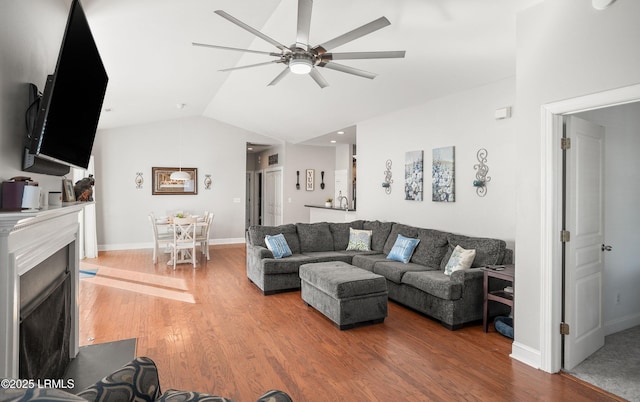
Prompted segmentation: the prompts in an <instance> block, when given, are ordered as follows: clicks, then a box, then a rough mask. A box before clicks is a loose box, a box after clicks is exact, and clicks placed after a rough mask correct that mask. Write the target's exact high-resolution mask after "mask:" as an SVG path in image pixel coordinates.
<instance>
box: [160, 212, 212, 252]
mask: <svg viewBox="0 0 640 402" xmlns="http://www.w3.org/2000/svg"><path fill="white" fill-rule="evenodd" d="M174 218H196V229H197V230H199V231H203V230H206V227H207V222H206V220H205V216H204V215H191V214H177V215H175V216H174V215H168V216H159V217H157V218H156V220H155V225H156V227H157V229H158V233H173V232H174V230H175V225H174V223H173V219H174ZM165 253H171V249H170V248H169V247H167V248H166V249H165ZM180 253H181V255H180V258H179V259H178V261H176V262H180V263H181V262H190V261H191V260H190V255H189V256H187V255H185V254H184V253H189V250H184V249H182V250H180ZM167 265H173V259H169V261H167Z"/></svg>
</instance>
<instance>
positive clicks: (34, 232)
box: [0, 202, 90, 378]
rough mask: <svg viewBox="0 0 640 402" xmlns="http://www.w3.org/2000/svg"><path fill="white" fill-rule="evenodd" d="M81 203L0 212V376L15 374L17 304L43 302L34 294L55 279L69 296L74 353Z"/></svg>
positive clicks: (71, 355)
mask: <svg viewBox="0 0 640 402" xmlns="http://www.w3.org/2000/svg"><path fill="white" fill-rule="evenodd" d="M87 204H90V203H86V202H83V203H70V204H64V205H63V206H62V207H51V208H50V209H43V210H38V211H29V212H3V213H0V340H1V342H0V364H1V366H0V378H20V377H19V368H20V358H21V357H20V356H21V354H20V353H19V345H20V336H21V334H20V329H21V325H20V318H21V315H22V314H21V313H22V312H21V309H32V308H33V306H34V305H37V304H40V305H45V304H46V302H44V303H38V301H39V299H41V298H42V297H43V295H44V294H47V293H48V292H49V291H50V289H51V288H53V287H54V286H55V284H57V283H64V288H65V292H66V293H65V294H66V296H65V297H66V298H67V300H69V301H70V302H69V306H68V308H67V309H66V313H65V315H66V317H67V319H66V320H67V321H68V322H69V325H68V329H67V332H68V348H69V351H68V356H69V358H70V359H71V358H74V357H75V356H76V355H77V354H78V349H79V339H78V337H79V331H78V318H79V315H78V305H77V301H78V282H79V252H78V251H79V250H78V246H79V243H78V242H77V240H78V213H79V212H80V211H81V210H82V209H83V208H84V206H85V205H87ZM21 282H23V284H22V285H23V286H22V287H23V289H22V291H21ZM60 287H62V286H60ZM21 293H22V294H21ZM69 296H70V297H69ZM25 307H26V308H25ZM25 334H26V331H25V333H24V334H23V335H25ZM61 364H64V363H61Z"/></svg>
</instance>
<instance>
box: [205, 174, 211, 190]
mask: <svg viewBox="0 0 640 402" xmlns="http://www.w3.org/2000/svg"><path fill="white" fill-rule="evenodd" d="M211 183H212V180H211V175H210V174H205V175H204V189H205V190H211Z"/></svg>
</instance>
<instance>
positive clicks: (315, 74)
mask: <svg viewBox="0 0 640 402" xmlns="http://www.w3.org/2000/svg"><path fill="white" fill-rule="evenodd" d="M309 75H310V76H311V78H313V80H314V81H315V82H316V84H318V86H319V87H320V88H326V87H328V86H329V83H328V82H327V80H325V79H324V77H323V76H322V74H320V71H318V69H317V68H315V67H314V68H312V69H311V71H310V72H309Z"/></svg>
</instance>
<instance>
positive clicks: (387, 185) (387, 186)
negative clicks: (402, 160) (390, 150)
mask: <svg viewBox="0 0 640 402" xmlns="http://www.w3.org/2000/svg"><path fill="white" fill-rule="evenodd" d="M386 167H387V170H385V171H384V181H383V182H382V188H384V192H385V193H387V194H391V183H393V179H392V178H391V159H387V164H386Z"/></svg>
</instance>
